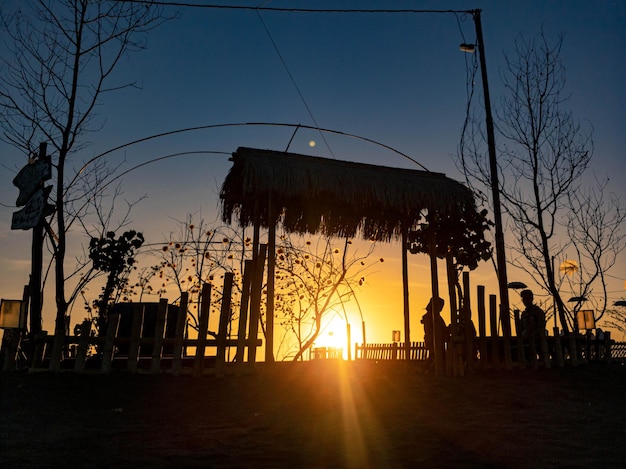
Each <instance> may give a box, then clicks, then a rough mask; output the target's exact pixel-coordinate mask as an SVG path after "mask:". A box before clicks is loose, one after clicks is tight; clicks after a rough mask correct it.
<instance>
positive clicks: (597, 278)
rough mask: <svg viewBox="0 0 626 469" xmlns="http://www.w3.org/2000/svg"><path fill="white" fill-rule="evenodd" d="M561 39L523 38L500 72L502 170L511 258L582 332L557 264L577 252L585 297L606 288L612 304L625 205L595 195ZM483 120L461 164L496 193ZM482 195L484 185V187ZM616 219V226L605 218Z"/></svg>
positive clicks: (588, 135) (470, 129) (588, 133)
mask: <svg viewBox="0 0 626 469" xmlns="http://www.w3.org/2000/svg"><path fill="white" fill-rule="evenodd" d="M562 46H563V36H562V35H561V36H559V37H558V38H557V40H556V41H555V43H554V44H550V43H549V41H548V39H547V38H546V36H545V35H544V34H543V33H542V34H541V35H540V36H538V37H537V38H535V39H526V38H524V37H520V38H519V39H518V40H517V41H516V48H515V51H514V53H513V54H512V55H510V56H506V67H505V69H504V70H503V72H502V82H503V85H504V87H505V95H504V97H503V98H502V100H501V102H500V105H499V106H498V107H497V122H496V131H497V134H498V140H499V142H498V144H499V145H498V160H499V161H498V171H499V180H500V187H499V190H500V193H501V199H502V205H503V209H504V211H505V213H506V215H507V223H508V228H509V232H510V233H511V236H510V237H509V242H510V243H511V244H510V245H509V248H510V249H509V254H510V256H509V262H510V263H511V264H513V265H514V266H515V267H517V268H519V269H522V270H523V271H525V272H527V273H528V274H530V275H531V276H532V277H533V278H534V279H535V280H536V281H537V282H538V283H539V284H540V286H541V287H543V288H544V289H545V290H546V291H547V292H548V293H549V294H550V295H551V296H552V298H553V300H554V303H555V306H556V310H557V313H558V316H559V319H560V324H561V327H562V328H563V330H565V331H566V332H567V331H569V330H570V328H573V329H576V323H575V321H574V314H573V311H572V310H571V309H570V308H568V306H567V305H566V302H565V301H564V300H563V298H562V293H561V292H560V282H559V280H558V279H557V275H556V272H555V270H556V269H555V266H554V260H555V259H559V258H561V259H563V256H565V255H566V253H567V252H568V251H576V253H577V255H578V258H579V261H580V262H581V263H582V264H584V265H585V267H586V268H585V270H584V272H585V273H586V275H585V276H584V277H583V276H579V287H578V289H579V292H580V293H581V294H588V293H591V292H592V291H593V285H595V284H596V282H599V283H600V285H601V288H600V290H602V291H600V292H596V293H599V294H600V296H602V295H604V301H603V302H604V304H605V305H606V288H605V276H604V274H605V273H606V271H607V270H608V269H609V268H610V267H611V266H613V265H614V263H615V257H616V255H617V254H618V253H619V252H620V251H621V250H622V249H623V247H624V237H623V235H622V234H621V224H622V221H623V219H624V215H623V212H622V211H620V209H619V205H618V203H617V201H616V200H615V201H612V202H611V203H608V202H607V200H606V198H605V197H604V194H605V186H604V185H602V184H598V185H597V188H592V189H587V188H586V187H585V185H584V183H585V179H584V174H585V171H586V170H587V169H588V167H589V164H590V162H591V158H592V154H593V140H592V133H593V129H592V128H591V126H583V125H582V124H580V123H579V122H578V121H577V120H575V119H574V116H573V115H572V113H571V112H570V111H568V110H566V109H565V108H564V104H565V103H566V101H567V99H568V96H567V95H566V94H565V67H564V65H563V63H562V60H561V49H562ZM477 122H479V121H478V120H472V121H471V122H470V124H471V125H468V126H467V127H466V129H465V132H467V134H465V133H464V136H463V140H462V143H461V151H460V161H461V164H462V167H463V170H464V172H465V175H466V177H467V179H468V181H469V182H470V183H471V184H472V185H473V187H474V188H475V189H476V190H477V192H480V191H481V189H483V188H485V187H489V184H490V178H489V177H488V175H489V171H488V169H489V168H488V166H487V159H486V158H484V138H483V137H484V132H483V131H482V129H481V128H480V127H479V124H477ZM483 190H484V189H483ZM609 219H612V220H615V222H609V223H607V221H608V220H609Z"/></svg>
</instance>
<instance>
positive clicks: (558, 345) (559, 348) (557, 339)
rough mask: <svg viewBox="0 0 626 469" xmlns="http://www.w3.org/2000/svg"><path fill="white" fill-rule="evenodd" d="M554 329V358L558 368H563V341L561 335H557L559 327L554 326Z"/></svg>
mask: <svg viewBox="0 0 626 469" xmlns="http://www.w3.org/2000/svg"><path fill="white" fill-rule="evenodd" d="M553 331H554V338H553V343H554V348H553V350H554V359H555V360H556V365H557V366H558V367H559V368H563V367H564V366H565V362H564V360H563V343H562V342H561V336H560V335H559V328H558V327H555V328H554V329H553Z"/></svg>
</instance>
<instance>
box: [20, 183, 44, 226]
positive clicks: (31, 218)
mask: <svg viewBox="0 0 626 469" xmlns="http://www.w3.org/2000/svg"><path fill="white" fill-rule="evenodd" d="M51 190H52V186H48V187H46V188H43V189H42V188H39V189H37V190H36V191H35V193H34V194H32V196H31V197H30V199H29V200H28V203H27V204H26V206H25V207H24V208H23V209H21V210H18V211H17V212H13V220H12V221H11V229H12V230H29V229H31V228H34V227H36V226H37V225H38V224H39V222H40V221H41V218H42V217H43V216H44V215H45V213H46V211H47V209H48V208H49V207H51V206H50V205H49V204H48V202H47V201H48V194H50V191H51Z"/></svg>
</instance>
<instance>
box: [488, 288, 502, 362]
mask: <svg viewBox="0 0 626 469" xmlns="http://www.w3.org/2000/svg"><path fill="white" fill-rule="evenodd" d="M489 320H490V323H491V354H492V357H491V358H492V360H491V361H492V364H493V367H494V368H495V369H496V370H497V369H499V368H500V347H499V344H498V300H497V298H496V295H489Z"/></svg>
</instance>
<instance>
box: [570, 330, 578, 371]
mask: <svg viewBox="0 0 626 469" xmlns="http://www.w3.org/2000/svg"><path fill="white" fill-rule="evenodd" d="M569 359H570V364H571V365H572V366H578V344H577V343H576V333H575V332H570V333H569Z"/></svg>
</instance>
